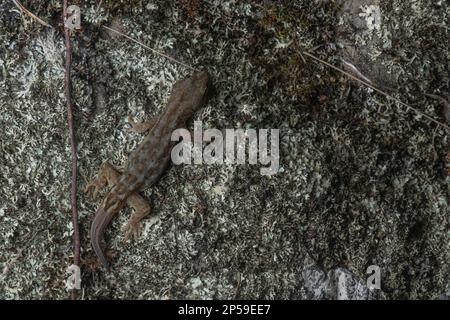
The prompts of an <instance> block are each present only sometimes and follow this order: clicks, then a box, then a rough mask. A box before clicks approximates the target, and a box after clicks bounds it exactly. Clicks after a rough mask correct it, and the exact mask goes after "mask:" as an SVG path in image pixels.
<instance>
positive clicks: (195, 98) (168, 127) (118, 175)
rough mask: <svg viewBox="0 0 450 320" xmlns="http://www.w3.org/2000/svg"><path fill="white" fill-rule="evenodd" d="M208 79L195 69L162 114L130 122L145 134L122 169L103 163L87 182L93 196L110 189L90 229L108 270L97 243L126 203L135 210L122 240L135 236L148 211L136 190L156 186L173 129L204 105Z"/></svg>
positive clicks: (176, 88) (167, 159) (175, 88)
mask: <svg viewBox="0 0 450 320" xmlns="http://www.w3.org/2000/svg"><path fill="white" fill-rule="evenodd" d="M210 82H211V81H210V76H209V74H208V73H207V72H206V71H196V72H194V73H193V74H192V76H191V77H189V78H186V79H182V80H179V81H177V82H176V83H175V85H174V86H173V89H172V93H171V95H170V97H169V100H168V103H167V106H166V108H165V110H164V111H163V113H162V114H161V116H159V117H157V118H154V119H151V120H149V121H147V122H143V123H135V122H133V121H130V123H131V125H132V130H133V131H136V132H140V133H144V132H147V131H148V134H147V136H146V137H145V138H144V139H143V141H142V142H141V143H140V144H139V145H138V147H137V148H136V149H135V150H134V151H133V152H132V153H131V154H130V156H129V157H128V161H127V164H126V166H125V169H124V170H123V172H121V171H120V170H118V169H116V168H114V167H113V166H112V165H111V164H110V163H109V162H105V163H104V164H103V165H102V166H101V167H100V170H99V173H98V174H97V178H95V179H93V180H92V181H91V182H89V183H88V184H87V186H86V189H85V191H86V192H87V193H88V194H91V195H92V196H94V197H95V196H96V195H97V194H98V192H99V190H100V189H101V188H103V187H109V188H110V191H109V192H108V193H107V194H106V196H105V197H104V199H103V201H102V203H101V205H100V207H99V208H98V209H97V211H96V213H95V216H94V219H93V221H92V224H91V230H90V237H91V244H92V248H93V249H94V252H95V254H96V255H97V257H98V258H99V260H100V262H101V263H102V265H103V266H104V267H105V268H106V269H107V270H109V264H108V260H107V258H106V255H105V254H104V252H103V250H102V248H101V245H100V243H101V241H102V239H103V234H104V232H105V229H106V227H107V226H108V225H109V223H110V222H111V221H112V219H113V218H114V217H115V216H116V215H118V213H119V211H120V210H121V209H123V208H124V207H125V206H126V205H129V206H131V207H132V208H133V209H134V212H133V214H132V215H131V217H130V219H129V221H128V224H127V225H126V227H125V230H124V231H125V239H128V238H129V237H131V236H133V237H134V238H136V237H138V235H139V230H140V222H141V220H142V219H143V218H144V217H146V216H147V215H148V214H150V211H151V209H150V205H149V204H148V203H147V202H146V200H145V199H144V198H143V197H141V196H140V195H139V192H141V191H143V190H145V189H148V188H150V187H152V186H153V185H155V184H156V183H157V182H158V181H159V179H160V178H161V176H162V174H163V173H164V172H165V170H166V168H167V167H168V165H169V163H170V155H171V150H172V147H173V146H174V144H175V142H173V141H171V136H172V132H173V131H174V130H176V129H179V128H183V127H185V126H186V123H187V122H188V120H189V119H190V118H191V117H192V116H193V114H194V113H195V112H196V111H197V110H199V109H201V108H202V107H203V106H204V105H205V104H206V102H207V99H208V93H209V88H210Z"/></svg>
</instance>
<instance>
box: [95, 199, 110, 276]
mask: <svg viewBox="0 0 450 320" xmlns="http://www.w3.org/2000/svg"><path fill="white" fill-rule="evenodd" d="M113 217H114V211H113V212H111V210H105V209H104V206H101V207H100V208H99V209H98V210H97V212H96V213H95V217H94V220H93V221H92V225H91V244H92V248H93V249H94V252H95V254H96V255H97V257H98V259H99V260H100V262H101V263H102V265H103V266H104V267H105V268H106V269H107V270H108V271H109V263H108V260H107V259H106V255H105V253H104V252H103V250H102V248H101V245H100V243H101V241H102V239H103V235H104V233H105V229H106V227H107V226H108V225H109V224H110V222H111V220H112V219H113Z"/></svg>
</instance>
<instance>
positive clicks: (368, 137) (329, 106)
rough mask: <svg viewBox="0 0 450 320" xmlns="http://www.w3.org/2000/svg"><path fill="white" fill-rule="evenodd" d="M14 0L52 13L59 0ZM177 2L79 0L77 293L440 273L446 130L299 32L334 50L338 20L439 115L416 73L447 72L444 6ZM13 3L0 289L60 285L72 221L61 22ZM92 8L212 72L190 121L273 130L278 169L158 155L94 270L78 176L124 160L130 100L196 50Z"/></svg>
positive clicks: (307, 285)
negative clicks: (338, 66)
mask: <svg viewBox="0 0 450 320" xmlns="http://www.w3.org/2000/svg"><path fill="white" fill-rule="evenodd" d="M125 2H126V5H125ZM24 3H25V4H26V5H27V6H28V7H29V9H30V10H32V11H33V12H35V13H36V14H37V15H38V16H40V17H42V18H44V19H46V20H47V21H49V22H51V23H55V24H56V23H57V20H55V19H54V18H52V17H59V16H60V11H61V3H60V2H59V1H48V2H45V3H44V2H40V3H39V4H37V2H36V4H35V3H34V2H32V1H28V2H27V1H24ZM186 3H188V2H185V3H184V4H182V2H181V1H180V2H178V1H173V2H172V1H162V0H160V1H158V0H155V1H140V0H133V1H103V5H102V6H101V7H100V8H97V7H98V1H93V0H92V1H87V2H85V4H84V7H83V8H82V13H83V19H82V21H83V26H84V27H85V28H84V29H83V31H82V32H78V33H74V34H73V38H72V39H73V51H74V52H73V66H72V81H73V100H74V103H75V110H76V112H75V123H76V133H77V140H78V142H79V144H78V158H79V162H78V168H79V177H78V186H79V191H78V211H79V216H80V219H79V223H80V227H81V231H82V232H81V235H82V239H81V240H82V287H83V292H82V294H83V296H82V297H83V298H85V299H97V298H118V299H121V298H125V299H234V298H238V299H258V298H261V299H305V298H317V299H324V298H325V299H333V298H337V297H339V292H340V297H346V298H348V299H357V298H367V299H372V298H401V299H404V298H434V297H439V296H440V295H441V294H442V293H444V292H445V290H447V289H448V277H449V275H448V269H449V261H450V247H449V243H450V242H449V236H450V235H449V233H448V219H449V217H448V212H449V209H448V206H449V203H448V198H449V192H450V187H449V185H450V184H449V177H448V176H445V175H443V174H442V170H441V169H442V167H443V166H444V164H443V163H442V162H443V161H444V160H443V159H444V158H443V156H444V154H446V153H447V152H448V146H449V141H448V135H447V134H446V132H445V131H444V130H443V129H442V128H439V127H437V126H435V125H433V124H430V123H429V122H427V121H426V120H425V119H423V117H416V116H415V115H414V114H412V113H409V112H406V111H405V110H403V109H401V108H400V106H399V105H397V104H396V103H392V102H391V101H389V100H387V99H385V98H384V97H381V96H379V95H377V94H376V92H374V91H373V90H368V89H366V88H363V87H361V86H360V85H359V84H355V83H352V82H348V81H347V79H346V78H345V77H343V76H341V75H340V74H338V73H336V72H334V71H331V70H330V69H327V68H325V67H323V66H321V65H318V64H315V63H312V62H311V61H310V60H308V59H307V60H305V61H303V60H302V58H301V57H300V56H299V54H298V52H299V50H302V49H306V50H311V52H314V54H316V55H317V56H320V57H321V58H323V59H326V60H327V61H330V62H333V63H334V62H335V61H339V58H340V56H339V54H340V53H341V52H340V50H341V48H345V43H347V42H345V41H343V39H344V37H343V36H342V34H345V35H346V36H347V38H345V39H344V40H348V43H351V44H352V45H354V44H356V46H354V47H353V48H352V49H353V50H356V51H355V52H356V53H357V54H358V55H362V56H363V57H364V59H362V60H361V61H362V62H364V63H362V66H363V67H367V68H368V69H370V70H369V71H374V73H376V72H378V71H379V69H378V68H377V67H378V66H380V65H381V66H383V67H384V68H385V69H386V70H387V73H383V72H380V75H381V77H382V78H383V77H387V76H386V75H389V74H391V75H398V76H400V75H401V77H399V78H400V79H401V82H400V83H401V90H399V93H397V94H396V97H398V98H401V99H405V98H406V99H407V100H408V99H411V100H412V101H413V103H414V106H415V107H417V108H419V109H420V110H422V111H423V112H426V113H427V114H430V115H432V116H433V117H436V118H438V117H439V115H438V113H437V112H436V106H434V105H433V104H432V103H430V101H427V100H425V99H423V98H420V96H419V95H418V91H420V92H426V93H435V94H437V95H444V94H445V92H448V90H449V88H448V81H447V79H446V75H447V74H448V72H447V71H448V70H447V69H448V68H447V62H448V61H449V60H448V58H449V57H448V50H447V49H448V48H445V41H442V38H443V37H444V36H445V32H446V31H445V30H448V25H447V24H448V22H446V20H445V15H446V14H448V12H446V11H445V10H442V7H439V8H440V9H439V10H437V9H435V8H434V4H430V2H429V1H428V2H427V1H425V0H417V1H414V5H412V4H411V3H407V2H405V1H399V0H395V1H389V2H388V1H375V0H373V1H368V0H367V1H362V0H358V1H356V0H354V1H352V2H351V4H354V8H353V7H352V8H350V9H352V10H353V9H354V10H353V11H351V14H348V16H346V19H343V18H342V17H341V16H340V15H342V14H343V13H342V12H341V11H339V10H337V9H336V6H335V2H330V1H314V2H313V1H298V2H296V3H292V4H282V3H280V4H278V3H277V4H275V3H273V2H271V1H265V2H260V3H259V2H258V3H256V2H254V3H253V2H252V3H244V2H240V1H202V2H201V4H200V5H199V7H198V8H197V7H195V5H192V4H193V3H194V2H192V3H191V5H192V6H189V5H187V4H186ZM346 3H350V2H346ZM13 8H14V6H13V4H12V3H11V2H8V1H7V2H2V3H1V4H0V16H1V19H0V111H1V112H0V297H1V298H5V299H14V298H15V299H46V298H48V299H55V298H59V299H64V298H67V296H68V293H67V291H66V286H65V284H66V279H67V277H68V274H67V273H66V269H67V266H69V265H71V264H72V259H73V257H72V255H73V250H72V231H73V225H72V223H71V212H70V211H71V210H70V183H71V155H70V154H71V150H70V144H69V140H68V130H67V118H66V116H67V114H66V106H65V98H64V93H63V75H64V70H63V66H64V50H65V49H64V43H63V37H62V34H61V32H60V30H59V29H55V30H50V29H45V28H43V27H42V26H40V25H37V24H36V23H34V22H33V21H32V20H30V19H29V18H28V17H23V16H22V15H21V14H19V13H18V12H17V11H14V9H13ZM97 9H98V10H97ZM381 12H382V13H383V15H382V19H381ZM360 13H361V14H362V15H359V14H360ZM354 18H356V19H354ZM339 21H341V23H340V24H339ZM100 23H103V24H105V25H107V26H110V27H115V28H118V29H120V31H121V32H125V33H127V34H129V35H130V36H132V37H133V38H136V39H137V40H139V41H140V42H142V43H144V44H145V45H147V46H149V47H151V48H154V49H156V50H158V51H161V52H164V53H165V54H168V55H170V56H171V57H173V58H174V59H177V60H179V61H181V62H183V63H186V64H189V65H191V66H193V67H195V68H198V69H205V70H208V71H209V72H210V74H211V75H212V79H213V84H214V90H213V92H212V96H211V99H210V100H209V102H208V104H207V105H206V106H205V107H204V108H203V109H202V110H200V111H199V112H197V113H196V114H195V115H194V119H193V120H201V121H202V122H203V128H204V129H208V128H217V129H219V130H225V129H236V128H242V129H246V128H254V129H279V130H280V172H279V173H278V174H276V175H274V176H271V177H267V176H261V174H260V166H259V165H248V164H247V165H232V164H226V165H217V164H216V165H211V166H206V165H191V166H189V165H181V166H172V167H171V168H170V169H169V170H168V171H167V173H166V174H165V175H164V177H163V178H162V179H161V181H160V182H159V183H158V184H157V185H155V186H154V187H153V188H151V189H150V190H146V191H144V192H142V195H143V196H144V197H145V198H147V199H148V201H149V202H150V204H151V214H150V216H149V217H148V218H147V219H145V220H144V221H143V230H142V234H141V237H140V238H139V239H138V240H137V241H135V242H124V241H123V232H122V230H121V229H122V228H123V227H124V226H125V225H126V223H127V221H128V218H129V216H130V214H131V210H130V209H129V208H127V209H125V210H122V212H121V213H120V214H119V216H118V217H117V218H116V219H115V220H114V221H113V223H112V224H111V226H110V227H109V228H108V229H107V231H106V235H105V245H106V247H107V249H108V250H107V254H108V258H109V259H110V260H111V265H112V271H111V272H109V273H108V272H105V271H104V270H103V269H99V268H98V265H97V259H96V258H95V255H94V253H93V251H92V249H91V245H90V237H89V229H90V224H91V222H92V217H93V215H94V213H95V211H96V209H97V207H98V206H99V204H100V202H101V197H102V196H103V195H104V192H103V193H102V194H101V195H100V197H99V198H98V199H90V198H88V197H87V196H86V195H85V194H84V193H83V189H84V187H85V186H86V183H87V181H88V180H90V179H91V178H92V177H94V176H95V174H96V173H97V170H98V168H99V167H100V165H101V164H102V163H103V162H104V161H109V162H111V163H112V164H113V165H115V166H116V167H118V168H123V166H124V165H125V164H126V161H127V158H128V156H129V154H130V152H131V151H132V150H133V149H134V148H135V147H136V146H137V145H138V143H139V142H140V141H142V136H141V135H138V134H135V133H132V132H130V131H129V130H128V129H129V124H127V120H126V119H127V117H128V116H129V115H131V116H133V117H135V118H136V119H137V120H147V119H150V118H152V117H155V116H157V115H159V114H160V113H161V111H162V110H163V109H164V107H165V105H166V103H167V100H168V98H169V95H170V92H171V89H172V86H173V84H174V83H175V82H176V81H177V80H178V79H180V78H183V77H184V76H186V75H188V74H190V73H191V70H190V69H188V68H185V67H183V66H182V65H179V64H177V63H174V62H173V61H169V60H167V59H165V58H163V57H161V56H159V55H156V54H154V53H153V52H151V51H149V50H147V49H145V48H143V47H142V46H139V45H137V44H136V43H134V42H130V41H128V40H125V39H124V38H122V37H120V36H112V34H111V33H108V32H106V31H105V30H104V29H101V28H99V27H98V25H97V24H100ZM337 28H338V29H339V30H338V31H336V29H337ZM345 28H348V29H345ZM437 30H439V32H438V31H437ZM336 34H338V35H337V36H336ZM431 35H433V36H431ZM405 39H406V40H407V41H405ZM423 45H425V46H426V48H424V47H423ZM312 49H314V50H312ZM425 49H426V50H425ZM361 51H363V52H361ZM347 60H348V61H349V62H351V63H353V64H355V65H358V63H357V62H356V61H354V60H351V59H346V61H347ZM377 63H381V64H380V65H378V64H377ZM360 67H361V65H358V70H359V69H360ZM383 70H384V69H383ZM360 71H361V72H363V73H364V71H365V70H363V68H361V70H360ZM364 74H365V73H364ZM365 75H366V76H367V77H369V78H371V77H370V76H371V74H365ZM372 80H374V82H375V83H377V81H375V80H376V79H372ZM188 128H189V129H190V130H192V129H193V125H192V121H191V122H190V123H189V124H188ZM373 264H376V265H379V266H380V268H381V270H382V279H383V280H382V283H383V291H382V292H379V294H378V293H377V294H374V293H373V292H372V293H370V292H367V290H365V287H364V281H365V277H366V269H367V266H368V265H373ZM336 266H340V267H342V268H337V267H336ZM342 275H343V276H342ZM339 279H341V280H342V281H341V282H339V281H338V280H339ZM339 283H340V284H339ZM339 288H340V289H339ZM338 289H339V290H338ZM384 290H385V291H384Z"/></svg>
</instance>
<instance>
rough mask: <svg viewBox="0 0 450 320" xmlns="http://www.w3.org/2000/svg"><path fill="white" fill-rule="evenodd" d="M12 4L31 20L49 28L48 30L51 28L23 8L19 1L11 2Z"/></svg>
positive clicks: (13, 0)
mask: <svg viewBox="0 0 450 320" xmlns="http://www.w3.org/2000/svg"><path fill="white" fill-rule="evenodd" d="M12 2H13V3H14V4H15V5H16V7H17V8H19V10H20V11H22V12H23V13H25V14H26V15H27V16H29V17H31V19H33V20H35V21H37V22H39V23H40V24H42V25H44V26H46V27H49V28H53V27H52V26H51V25H49V24H48V23H47V22H45V21H44V20H42V19H41V18H39V17H38V16H36V15H34V14H33V13H32V12H31V11H29V10H28V9H27V8H25V7H24V6H23V4H21V3H20V2H19V0H12Z"/></svg>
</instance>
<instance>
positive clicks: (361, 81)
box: [302, 51, 450, 131]
mask: <svg viewBox="0 0 450 320" xmlns="http://www.w3.org/2000/svg"><path fill="white" fill-rule="evenodd" d="M302 54H303V55H305V56H307V57H310V58H311V59H313V60H314V61H316V62H319V63H321V64H324V65H326V66H328V67H330V68H332V69H334V70H336V71H339V72H340V73H342V74H345V75H346V76H347V77H350V78H352V79H353V80H355V81H358V82H359V83H362V84H364V85H365V86H367V87H369V88H371V89H372V90H374V91H376V92H378V93H379V94H381V95H383V96H385V97H387V98H389V99H392V100H394V101H395V102H397V103H399V104H400V105H402V106H403V107H405V108H406V110H408V109H410V110H412V111H414V112H415V113H417V114H418V115H420V116H422V117H424V118H426V119H428V120H430V121H431V122H434V123H435V124H437V125H439V126H441V127H443V128H444V129H447V130H449V131H450V127H449V126H448V125H446V124H444V123H442V122H440V121H437V120H436V119H434V118H433V117H431V116H429V115H427V114H426V113H424V112H422V111H420V110H419V109H417V108H414V107H413V106H411V105H409V104H407V103H405V102H403V101H401V100H400V99H398V98H395V97H393V96H391V95H390V94H389V93H386V92H384V91H383V90H381V89H378V88H377V87H375V86H373V85H372V84H370V83H368V82H366V81H364V80H362V79H360V78H358V77H356V76H354V75H352V74H351V73H349V72H346V71H344V70H342V69H341V68H338V67H336V66H334V65H332V64H331V63H329V62H326V61H325V60H322V59H320V58H318V57H316V56H315V55H313V54H311V53H309V52H307V51H302Z"/></svg>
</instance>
